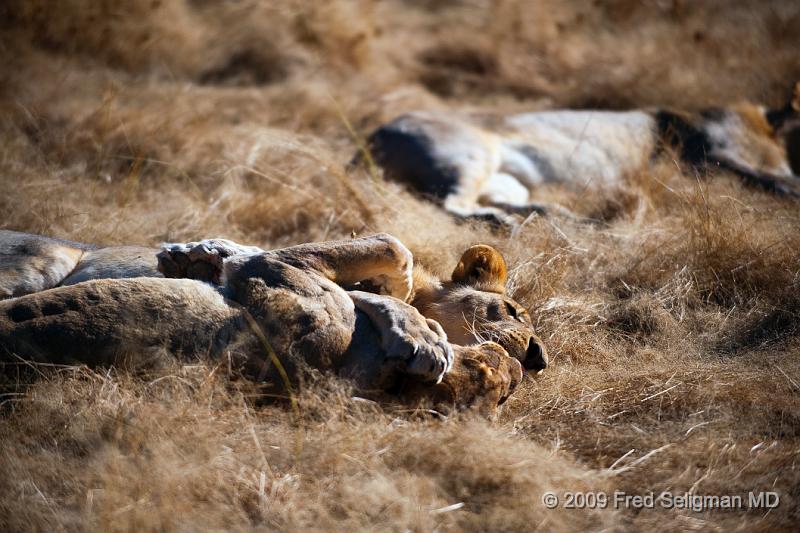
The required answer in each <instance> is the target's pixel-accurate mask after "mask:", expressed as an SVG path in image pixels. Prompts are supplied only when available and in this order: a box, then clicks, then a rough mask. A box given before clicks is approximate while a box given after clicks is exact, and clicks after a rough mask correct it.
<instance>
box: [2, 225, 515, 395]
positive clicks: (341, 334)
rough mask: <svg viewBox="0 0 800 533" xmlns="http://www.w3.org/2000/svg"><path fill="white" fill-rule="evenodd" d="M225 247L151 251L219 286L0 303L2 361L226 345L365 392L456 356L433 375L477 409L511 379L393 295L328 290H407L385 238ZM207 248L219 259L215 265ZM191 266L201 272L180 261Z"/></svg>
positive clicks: (134, 356)
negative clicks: (367, 284)
mask: <svg viewBox="0 0 800 533" xmlns="http://www.w3.org/2000/svg"><path fill="white" fill-rule="evenodd" d="M237 247H238V245H236V244H235V243H231V242H230V241H219V240H217V241H206V242H203V243H190V244H189V245H171V246H167V247H165V249H164V250H162V252H161V253H159V262H160V265H161V270H162V271H164V272H167V273H168V274H169V275H173V276H186V275H191V274H193V273H194V274H197V273H202V275H203V276H210V277H211V278H214V277H216V278H218V279H220V280H222V282H223V286H222V287H220V289H219V290H215V289H214V288H212V287H211V286H210V285H208V284H206V283H203V282H202V281H200V280H191V279H158V278H136V279H122V280H114V279H101V280H92V281H87V282H86V283H80V284H77V285H72V286H65V287H58V288H53V289H50V290H45V291H42V292H38V293H35V294H31V295H27V296H22V297H19V298H14V299H9V300H6V301H4V302H0V345H2V346H3V347H4V354H3V357H5V358H6V359H7V360H8V359H12V360H13V359H14V358H16V357H23V358H27V359H33V360H37V361H42V362H57V363H74V362H79V363H85V364H91V365H97V364H100V365H125V366H134V367H139V366H141V365H142V364H150V363H151V362H152V361H159V360H161V359H163V356H164V354H165V353H168V354H172V355H175V356H178V357H183V358H186V357H190V358H196V357H210V358H212V359H214V358H219V357H222V356H223V355H225V354H227V356H228V357H231V358H232V360H233V361H235V362H236V363H237V366H239V367H241V368H242V369H243V370H244V371H245V372H246V373H247V374H248V375H250V376H252V377H254V378H255V379H258V380H261V381H264V380H266V381H267V382H270V383H272V384H273V385H275V386H280V385H282V379H283V373H284V372H286V373H287V374H288V375H289V376H291V377H293V378H295V377H297V376H299V375H301V374H302V372H301V371H302V369H304V368H308V367H311V368H318V369H322V370H331V371H335V372H337V373H339V374H341V375H343V376H346V377H348V378H352V379H353V380H354V381H355V382H356V383H357V385H358V386H359V387H361V388H364V389H368V390H374V389H381V388H388V387H391V386H392V384H393V383H395V382H396V381H397V379H398V377H399V376H411V377H413V379H416V380H418V381H428V382H437V381H440V380H442V378H443V376H445V375H446V372H447V371H448V370H449V369H450V368H451V367H452V366H453V361H454V358H455V359H456V360H458V361H462V362H459V363H458V364H457V365H456V366H457V367H458V369H459V370H456V372H455V373H454V374H453V375H452V376H451V377H449V378H447V379H446V380H444V383H446V384H447V383H450V385H449V387H450V388H451V389H453V388H454V387H455V389H456V390H457V391H461V390H462V389H463V394H461V393H460V392H459V393H457V394H455V395H454V397H453V400H452V401H453V402H455V403H457V404H458V405H461V406H463V405H464V404H465V403H466V404H470V405H471V404H472V403H476V402H478V396H480V403H481V405H483V406H484V407H482V408H481V410H482V411H485V410H486V405H489V404H491V403H492V402H491V400H489V401H488V403H487V400H486V398H487V397H492V398H497V400H496V401H495V402H494V405H495V406H496V405H497V403H498V402H499V400H500V399H501V398H505V397H506V396H507V395H508V394H509V393H510V390H511V389H513V384H514V383H517V382H518V380H515V379H511V377H510V376H511V374H513V372H512V373H511V374H509V370H508V369H509V368H514V364H515V363H511V362H510V358H509V357H508V354H505V352H503V353H504V354H505V355H504V357H505V359H503V357H500V358H498V356H497V355H496V354H495V352H496V351H497V348H496V345H493V344H491V343H486V344H485V345H478V346H471V347H468V348H464V347H460V346H451V345H450V344H449V343H448V342H447V338H446V335H445V333H444V332H443V330H442V328H441V327H440V326H439V324H438V323H436V322H435V321H433V320H430V319H426V318H425V317H423V316H422V315H420V314H419V312H418V311H417V310H416V309H414V308H413V307H411V306H410V305H408V304H405V303H403V302H402V301H401V300H399V299H395V298H387V297H386V296H380V295H375V294H369V293H363V292H360V291H350V292H346V291H345V290H344V289H342V288H341V287H340V286H339V285H337V283H356V282H360V281H364V280H366V279H369V280H372V281H373V282H381V281H383V282H385V283H386V285H385V290H386V292H389V293H393V294H394V295H395V296H399V297H401V298H402V297H406V296H408V294H409V292H410V287H411V256H410V252H408V250H407V249H406V248H405V247H404V246H403V245H402V243H400V241H398V240H397V239H395V238H394V237H391V236H389V235H385V234H384V235H376V236H373V237H368V238H364V239H356V240H352V241H339V242H331V243H317V244H307V245H301V246H297V247H292V248H286V249H283V250H275V251H270V252H264V251H260V252H254V250H257V249H254V248H250V247H238V248H237ZM220 256H227V257H225V258H224V259H223V261H221V262H220V261H218V259H219V257H220ZM200 263H202V264H206V265H209V268H203V269H198V268H193V265H195V266H196V264H200ZM216 268H222V270H223V273H222V275H218V274H217V273H215V272H214V269H216ZM400 280H403V281H402V282H401V281H400ZM483 352H487V354H488V355H486V356H485V357H484V356H483V355H481V354H482V353H483ZM271 354H274V355H276V356H277V357H278V360H279V361H280V363H281V364H280V365H277V364H276V363H275V361H274V360H273V359H272V356H271ZM464 358H468V359H469V360H470V361H474V360H479V361H483V363H484V364H485V365H488V366H486V368H487V369H488V370H487V371H486V372H484V374H481V375H475V374H474V372H472V373H470V372H467V370H466V369H467V368H468V367H469V365H471V364H473V363H464V362H463V361H465V360H466V359H464ZM465 364H466V365H467V366H466V367H465V366H464V365H465ZM498 373H500V374H498ZM498 375H501V376H503V377H502V378H498V377H497V376H498ZM465 376H467V377H465ZM469 376H471V377H469ZM468 377H469V379H471V380H472V381H470V383H471V385H470V387H471V388H470V387H466V385H465V380H467V378H468ZM459 384H461V385H459ZM446 386H447V385H446Z"/></svg>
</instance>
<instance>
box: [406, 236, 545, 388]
mask: <svg viewBox="0 0 800 533" xmlns="http://www.w3.org/2000/svg"><path fill="white" fill-rule="evenodd" d="M507 278H508V271H507V267H506V262H505V260H504V259H503V256H502V255H501V254H500V252H498V251H497V250H495V249H494V248H492V247H491V246H487V245H485V244H479V245H476V246H472V247H470V248H469V249H467V250H466V251H465V252H464V254H463V255H462V256H461V259H460V260H459V262H458V264H457V265H456V267H455V269H454V270H453V274H452V276H451V279H450V280H449V281H438V282H432V281H431V280H430V277H429V276H426V275H425V274H424V273H420V272H415V280H414V281H415V296H414V300H413V302H412V304H413V305H414V306H415V307H416V308H417V309H419V310H420V312H421V313H422V314H423V315H425V316H426V317H427V318H432V319H433V320H436V321H437V322H439V324H441V325H442V328H443V329H444V330H445V332H446V333H447V338H448V339H449V340H450V342H452V343H453V344H457V345H462V346H469V345H474V344H479V343H481V342H484V341H494V342H496V343H498V344H499V345H500V346H502V347H503V348H504V349H505V350H506V351H507V352H508V354H509V355H510V356H511V357H513V358H515V359H517V360H518V361H519V362H520V363H522V366H523V367H525V368H526V369H527V370H530V371H533V372H540V371H542V370H544V369H545V368H547V361H548V358H547V350H546V349H545V346H544V344H543V343H542V341H541V339H540V338H539V337H538V336H537V335H536V333H535V332H534V329H533V324H532V323H531V317H530V315H529V314H528V311H527V310H526V309H525V308H524V307H523V306H522V305H520V304H519V303H518V302H516V301H515V300H514V299H513V298H511V297H509V296H508V295H507V294H506V280H507Z"/></svg>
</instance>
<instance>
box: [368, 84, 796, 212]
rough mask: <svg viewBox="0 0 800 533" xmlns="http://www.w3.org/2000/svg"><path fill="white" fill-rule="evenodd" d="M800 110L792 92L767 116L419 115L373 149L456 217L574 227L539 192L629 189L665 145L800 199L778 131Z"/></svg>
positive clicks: (717, 112) (711, 112) (400, 121)
mask: <svg viewBox="0 0 800 533" xmlns="http://www.w3.org/2000/svg"><path fill="white" fill-rule="evenodd" d="M792 109H793V111H792ZM799 110H800V94H798V87H797V86H795V91H794V95H793V100H792V101H791V103H790V104H789V105H787V106H786V107H785V108H784V109H782V110H779V111H770V112H768V111H767V110H766V109H765V108H763V107H762V106H758V105H754V104H750V103H745V104H740V105H736V106H731V107H729V108H727V109H707V110H704V111H702V112H699V113H688V112H680V111H677V112H676V111H673V110H658V109H653V110H630V111H591V110H569V109H564V110H552V111H537V112H532V113H520V114H513V115H508V116H497V117H495V118H494V120H487V119H486V117H482V116H477V115H476V116H473V117H470V116H453V115H451V114H447V113H437V112H427V111H415V112H411V113H408V114H405V115H401V116H399V117H397V118H395V119H394V120H392V121H390V122H388V123H386V124H384V125H382V126H380V127H379V128H378V129H377V130H375V131H374V132H373V133H372V134H371V135H370V138H369V146H370V149H371V150H372V153H373V158H374V160H375V161H376V162H377V163H378V164H379V165H380V166H381V167H382V168H383V170H384V173H385V175H386V176H387V177H389V178H391V179H395V180H397V181H401V182H404V183H406V184H408V185H409V186H410V187H412V188H413V189H414V190H415V191H417V192H419V193H421V194H422V195H424V196H425V197H426V198H434V199H435V200H436V201H437V202H439V203H440V205H441V206H442V207H443V208H444V209H445V210H447V211H449V212H450V213H452V214H454V215H457V216H460V217H467V216H469V217H480V218H484V219H485V218H488V219H490V220H494V221H495V222H500V223H504V224H516V223H518V222H519V217H520V216H522V217H527V216H529V215H531V214H534V213H536V214H557V215H559V216H562V217H566V218H572V219H577V217H575V215H573V214H572V213H571V212H570V211H569V210H567V209H566V208H564V207H563V206H560V205H557V204H543V203H538V202H536V201H535V200H536V192H537V188H538V187H540V186H541V185H544V184H548V183H557V184H560V185H562V186H566V187H570V188H572V189H574V190H586V189H591V188H598V189H600V188H610V187H624V186H625V185H626V179H627V178H628V177H630V176H632V175H635V174H637V173H639V172H641V171H642V170H643V169H644V168H646V166H647V165H648V164H649V161H651V160H652V158H653V156H654V155H656V154H658V152H659V151H660V150H661V149H663V148H664V147H665V146H668V147H670V148H673V149H675V150H676V152H677V153H678V154H679V155H680V157H681V158H682V160H683V162H684V163H685V164H687V165H689V166H691V167H693V168H695V169H698V170H713V169H717V168H723V169H725V170H727V171H729V172H732V173H734V174H737V175H739V176H740V177H741V178H742V180H743V181H744V182H745V183H746V184H749V185H753V186H757V187H760V188H762V189H765V190H768V191H771V192H774V193H778V194H781V195H785V196H792V197H800V192H798V191H796V190H795V188H794V184H793V181H794V176H793V174H792V171H791V169H790V167H789V165H788V163H787V154H786V150H785V147H784V141H783V139H782V137H779V136H778V135H776V131H775V129H776V128H777V126H778V125H779V124H785V125H789V124H794V123H796V122H797V121H798V120H800V117H798V116H797V112H798V111H799ZM768 115H769V118H768Z"/></svg>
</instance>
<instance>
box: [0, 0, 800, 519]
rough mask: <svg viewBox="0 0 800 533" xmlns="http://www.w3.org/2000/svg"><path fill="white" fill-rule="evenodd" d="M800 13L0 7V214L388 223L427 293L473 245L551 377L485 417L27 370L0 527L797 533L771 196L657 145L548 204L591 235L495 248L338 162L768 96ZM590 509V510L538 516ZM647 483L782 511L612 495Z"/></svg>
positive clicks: (226, 231)
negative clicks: (414, 114)
mask: <svg viewBox="0 0 800 533" xmlns="http://www.w3.org/2000/svg"><path fill="white" fill-rule="evenodd" d="M798 27H800V6H798V5H797V3H796V2H792V1H788V0H787V1H775V2H769V3H767V2H760V1H757V0H752V1H749V0H743V1H738V2H733V1H731V2H727V1H726V2H685V1H679V0H673V1H634V0H611V1H608V2H577V1H575V2H573V1H563V2H562V1H555V0H553V1H544V0H543V1H536V2H533V1H531V2H528V1H525V0H504V1H497V2H490V1H488V0H470V1H467V0H463V1H455V0H449V1H427V0H408V1H405V2H400V1H399V0H386V1H383V2H377V1H371V0H352V1H350V0H333V1H330V2H310V1H309V2H300V1H297V0H291V1H286V2H275V3H268V2H256V1H250V0H241V1H237V2H225V3H223V2H214V1H210V0H154V1H144V0H129V1H127V2H112V1H110V0H101V1H92V2H90V1H88V0H64V1H61V2H58V3H57V4H53V3H49V2H44V1H39V0H9V1H7V2H5V3H4V5H3V6H0V60H1V61H2V64H3V67H2V69H0V136H2V141H1V142H0V187H2V190H3V192H2V194H0V227H1V228H6V229H15V230H21V231H29V232H36V233H44V234H48V235H54V236H57V237H62V238H69V239H74V240H81V241H91V242H101V243H107V244H117V243H137V244H149V245H157V244H158V243H160V242H163V241H188V240H197V239H200V238H205V237H225V238H230V239H234V240H238V241H241V242H244V243H247V244H255V245H259V246H262V247H279V246H285V245H290V244H295V243H300V242H306V241H313V240H323V239H332V238H343V237H347V236H349V235H350V234H351V233H352V232H355V233H356V234H359V235H365V234H369V233H372V232H377V231H388V232H391V233H393V234H394V235H396V236H398V237H399V238H400V239H401V240H402V241H403V242H405V243H406V244H407V245H408V246H409V247H410V248H411V250H412V251H413V252H414V253H415V257H416V258H417V259H418V261H420V262H422V263H424V264H426V265H427V266H429V267H430V268H431V269H433V270H434V271H436V272H438V273H440V274H442V275H447V274H448V273H449V271H450V270H451V269H452V268H453V266H454V264H455V261H456V260H457V258H458V254H459V253H460V252H461V251H462V250H463V249H465V248H466V247H467V246H469V245H471V244H474V243H479V242H483V243H488V244H491V245H493V246H496V247H497V248H498V249H500V250H501V251H502V252H503V253H504V254H505V255H506V257H507V259H508V262H509V266H510V270H511V293H512V295H513V296H514V297H515V298H517V299H518V300H519V301H520V302H521V303H523V304H524V305H525V306H526V307H527V308H528V309H529V310H530V311H531V314H532V317H533V319H534V322H535V325H536V328H537V330H538V332H539V333H540V335H541V336H542V338H543V339H544V340H545V341H546V342H547V344H548V346H549V349H550V354H551V367H550V368H548V370H547V371H546V372H545V373H544V374H542V375H541V376H537V377H535V378H531V379H526V381H525V382H524V383H523V385H522V386H521V389H520V390H519V391H518V393H517V394H515V395H514V396H513V397H512V398H511V399H510V400H509V401H508V403H507V404H506V406H505V408H504V410H503V412H502V414H501V416H500V418H499V419H498V420H497V421H495V422H490V421H486V420H482V419H477V418H475V417H471V416H469V415H465V416H453V417H450V418H447V419H441V418H436V417H434V416H432V415H425V414H422V413H408V412H404V411H402V410H398V409H393V408H392V409H390V408H381V407H378V406H376V405H374V404H371V403H369V402H366V401H364V400H359V399H357V398H354V397H353V395H352V394H351V393H350V391H348V389H347V386H346V384H342V383H337V382H334V381H332V380H329V379H324V378H321V379H320V380H319V383H316V384H309V385H308V386H307V387H306V388H305V389H304V390H303V391H301V392H300V394H299V397H298V399H297V400H298V401H297V403H296V404H295V405H293V406H286V405H270V404H266V405H265V404H264V403H263V402H261V401H259V399H258V398H257V392H258V391H256V390H254V389H253V388H252V387H251V386H249V385H248V384H247V383H242V382H240V381H237V380H231V379H230V378H229V377H228V376H227V375H226V368H225V365H221V366H220V367H213V366H212V367H209V366H204V365H196V366H184V367H175V368H172V369H167V370H165V371H164V372H162V373H161V374H159V375H157V376H155V375H153V376H138V375H137V376H130V375H126V374H124V373H121V372H115V371H90V370H87V369H79V368H55V369H54V368H45V367H38V368H36V369H35V371H31V372H27V373H25V374H24V375H25V376H27V377H26V378H25V380H23V381H20V382H17V383H12V384H5V385H4V387H5V388H4V389H3V395H2V396H0V405H2V407H0V494H1V495H2V496H0V529H2V530H4V531H16V530H47V531H51V530H60V529H66V530H81V529H103V530H130V531H140V530H155V529H158V530H163V529H169V530H173V529H174V530H197V529H216V530H222V529H225V530H250V529H281V530H298V529H314V530H330V529H332V528H334V527H336V528H342V529H346V530H374V529H381V530H409V529H411V530H419V531H428V530H433V529H435V528H436V529H442V530H461V529H482V530H530V529H540V530H543V531H573V530H580V529H590V530H600V529H611V530H641V529H647V530H653V531H659V530H676V529H681V530H685V529H699V530H726V531H728V530H748V531H751V530H767V529H769V530H780V529H783V530H793V529H794V527H796V524H797V522H798V520H800V468H799V467H798V460H800V395H799V394H800V328H799V327H798V326H800V311H799V309H800V305H798V304H800V296H798V295H800V291H799V290H798V289H800V287H799V285H800V210H798V205H797V203H793V202H791V201H786V200H781V199H778V198H775V197H772V196H770V195H768V194H765V193H761V192H758V191H754V190H750V189H746V188H743V187H742V186H741V185H740V184H739V183H738V182H737V181H736V180H735V179H734V178H732V177H730V176H723V175H720V176H716V177H714V178H706V177H703V176H697V175H694V174H693V173H691V172H686V171H681V169H680V168H679V167H678V166H677V165H676V163H675V162H674V160H673V158H670V157H668V156H667V157H664V158H662V159H660V160H658V161H656V162H655V163H654V164H653V165H652V166H651V167H648V168H643V169H642V171H641V173H639V175H636V176H631V177H630V181H629V183H628V185H627V186H626V188H625V189H624V190H613V191H603V192H600V193H596V194H586V193H584V192H582V191H578V192H574V191H572V192H570V191H563V190H559V189H557V188H551V189H548V190H544V191H542V198H544V199H548V200H557V201H560V202H562V203H564V204H565V205H567V206H569V207H570V208H572V209H574V210H575V211H577V212H579V213H581V214H583V215H586V216H590V217H592V218H594V219H596V220H597V222H596V223H594V224H589V225H586V224H575V223H571V222H564V221H559V220H556V219H554V220H543V219H534V220H531V221H529V222H527V223H526V224H525V225H523V226H522V227H520V228H518V229H517V230H516V231H514V232H513V233H511V234H509V233H507V232H502V231H496V230H494V229H493V228H492V227H490V226H488V225H486V224H484V223H480V222H475V223H462V222H459V221H456V220H454V219H452V218H450V217H449V216H446V215H445V214H443V213H442V212H440V211H439V210H438V209H437V208H436V207H435V206H433V205H431V204H429V203H427V202H425V201H423V200H420V199H417V198H415V197H413V196H412V195H410V194H409V193H408V192H407V191H405V190H403V189H402V188H401V187H400V186H398V185H396V184H393V183H389V182H385V181H383V180H382V179H381V176H380V174H379V173H377V174H373V173H370V172H367V171H364V170H350V171H348V170H346V164H347V162H348V161H349V160H350V158H351V156H352V155H353V153H354V152H355V150H356V148H357V146H358V145H359V144H360V143H361V142H362V139H363V138H364V136H365V135H366V134H367V133H368V132H369V130H370V129H371V128H373V127H375V126H376V125H378V124H379V123H380V122H381V121H382V120H386V119H388V118H391V117H392V116H394V115H396V114H398V113H400V112H403V111H406V110H411V109H418V108H426V109H449V110H457V111H494V112H499V111H512V110H534V109H549V108H554V107H565V106H568V107H584V108H585V107H600V108H610V109H620V108H629V107H645V106H656V105H658V106H676V107H679V108H684V109H697V108H700V107H704V106H709V105H728V104H732V103H734V102H736V101H738V100H741V99H749V100H752V101H757V102H762V103H765V104H770V105H778V104H780V103H782V102H783V101H784V99H785V98H786V97H788V94H789V90H790V88H791V86H792V84H793V83H794V81H796V80H797V79H800V59H798V58H800V54H798V50H799V49H800V31H798ZM546 491H553V492H555V493H556V494H557V495H558V496H559V497H560V498H561V502H560V505H559V506H558V507H557V508H555V509H547V508H546V507H545V506H544V505H543V503H542V496H543V494H544V493H545V492H546ZM586 491H594V492H595V493H603V494H605V495H608V497H609V505H607V506H606V508H599V509H586V508H583V509H568V508H565V503H566V501H565V498H566V493H567V492H586ZM663 491H669V492H671V493H672V494H675V495H682V494H683V493H684V492H687V491H692V493H693V494H697V495H719V496H724V495H740V496H743V497H744V505H745V507H747V503H748V499H747V495H748V493H749V492H751V491H753V492H760V491H772V492H776V493H777V494H778V495H779V497H780V504H779V506H778V507H777V508H774V509H765V508H760V509H748V508H744V509H739V510H713V509H700V510H692V509H685V508H678V509H666V508H664V507H663V506H661V505H658V504H657V505H656V506H655V507H656V508H655V509H644V510H639V509H634V508H630V507H628V508H626V507H625V506H624V505H622V506H614V505H612V504H613V501H612V498H613V495H614V493H615V492H619V493H622V492H624V493H626V494H629V495H647V494H649V493H650V492H653V493H655V494H659V493H661V492H663ZM576 501H577V500H576ZM615 507H617V508H615Z"/></svg>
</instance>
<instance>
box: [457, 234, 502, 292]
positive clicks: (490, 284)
mask: <svg viewBox="0 0 800 533" xmlns="http://www.w3.org/2000/svg"><path fill="white" fill-rule="evenodd" d="M452 279H453V281H454V282H455V283H463V284H465V285H474V286H476V287H479V288H481V289H483V290H486V291H492V292H499V293H501V294H502V293H504V292H506V279H508V269H507V268H506V260H505V259H503V256H502V255H501V254H500V252H498V251H497V250H495V249H494V248H492V247H491V246H487V245H485V244H478V245H476V246H472V247H470V248H468V249H467V251H466V252H464V254H463V255H462V256H461V259H460V260H459V261H458V264H457V265H456V268H455V270H453V276H452Z"/></svg>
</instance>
